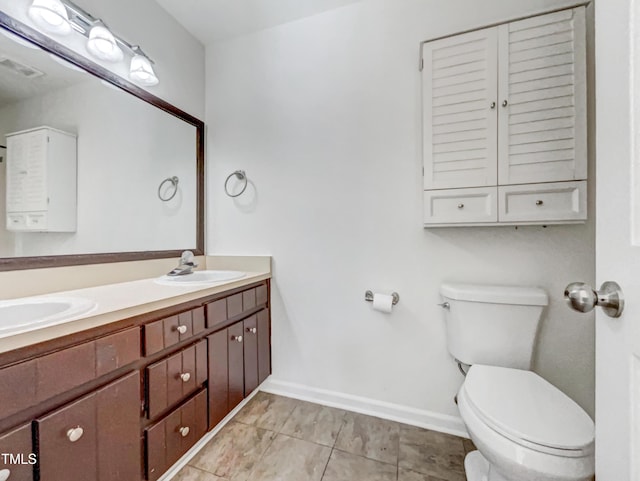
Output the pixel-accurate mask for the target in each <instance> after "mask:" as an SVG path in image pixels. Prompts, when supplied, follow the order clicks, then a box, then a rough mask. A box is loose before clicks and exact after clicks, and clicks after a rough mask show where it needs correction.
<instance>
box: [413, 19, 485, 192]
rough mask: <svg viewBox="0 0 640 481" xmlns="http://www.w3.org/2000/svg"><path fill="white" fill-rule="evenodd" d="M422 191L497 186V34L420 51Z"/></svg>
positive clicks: (480, 34)
mask: <svg viewBox="0 0 640 481" xmlns="http://www.w3.org/2000/svg"><path fill="white" fill-rule="evenodd" d="M422 59H423V69H422V79H423V85H422V86H423V90H422V95H423V99H422V100H423V129H424V131H423V149H424V153H423V155H424V188H425V189H426V190H430V189H448V188H456V187H483V186H494V185H496V181H497V144H496V138H497V110H498V109H497V105H496V103H497V98H496V97H497V91H498V80H497V75H498V31H497V29H496V28H488V29H484V30H478V31H475V32H471V33H467V34H463V35H456V36H454V37H449V38H445V39H442V40H436V41H433V42H429V43H426V44H424V46H423V57H422Z"/></svg>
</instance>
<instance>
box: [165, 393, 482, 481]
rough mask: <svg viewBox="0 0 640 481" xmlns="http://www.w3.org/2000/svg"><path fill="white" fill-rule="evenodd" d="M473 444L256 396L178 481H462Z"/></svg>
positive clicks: (373, 419) (190, 463)
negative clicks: (467, 455) (464, 463)
mask: <svg viewBox="0 0 640 481" xmlns="http://www.w3.org/2000/svg"><path fill="white" fill-rule="evenodd" d="M473 449H474V447H473V444H472V443H471V442H470V441H468V440H466V439H462V438H458V437H455V436H450V435H447V434H441V433H437V432H434V431H427V430H426V429H420V428H416V427H413V426H408V425H405V424H400V423H396V422H393V421H386V420H383V419H378V418H374V417H370V416H364V415H362V414H356V413H352V412H348V411H343V410H340V409H333V408H328V407H325V406H320V405H317V404H312V403H308V402H303V401H297V400H294V399H290V398H286V397H282V396H275V395H273V394H267V393H262V392H261V393H258V394H257V395H256V396H255V397H254V398H253V399H252V400H251V401H250V402H249V403H248V404H247V405H246V406H245V407H244V408H243V409H242V410H241V411H240V412H239V413H238V414H237V415H236V416H235V417H234V418H233V419H232V420H231V422H229V423H228V424H227V425H226V426H225V427H224V428H223V429H222V430H221V431H220V432H219V433H218V434H217V435H216V436H215V438H213V439H212V440H211V441H210V442H209V443H208V444H207V445H206V446H205V447H204V448H203V449H202V450H201V451H200V452H199V453H198V454H197V455H196V456H195V457H194V458H193V459H192V460H191V461H190V462H189V464H188V466H186V467H185V468H184V469H182V471H180V473H179V474H178V475H177V476H176V477H174V478H173V481H465V480H466V478H465V475H464V468H463V459H464V456H465V454H466V453H467V452H468V451H471V450H473Z"/></svg>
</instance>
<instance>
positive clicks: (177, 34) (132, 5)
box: [0, 0, 204, 118]
mask: <svg viewBox="0 0 640 481" xmlns="http://www.w3.org/2000/svg"><path fill="white" fill-rule="evenodd" d="M75 3H76V4H78V5H79V6H81V7H82V8H84V9H86V10H87V11H88V12H89V13H91V14H92V15H93V16H94V17H96V18H101V19H103V20H104V21H105V22H106V23H107V24H108V25H109V28H111V29H112V30H113V31H114V32H115V33H117V34H118V35H120V36H121V37H123V38H124V39H125V40H127V41H129V42H131V43H132V44H138V45H140V46H141V47H142V49H143V50H144V51H145V52H146V53H147V54H148V55H149V56H150V57H151V58H152V59H153V60H154V61H155V62H156V64H155V66H154V68H155V70H156V73H157V75H158V77H159V78H160V84H159V85H158V86H156V87H150V88H148V90H149V91H150V92H152V93H153V94H155V95H157V96H159V97H161V98H163V99H165V100H167V101H169V102H170V103H172V104H174V105H176V106H177V107H179V108H181V109H183V110H185V111H187V112H188V113H190V114H191V115H194V116H196V117H198V118H204V47H203V46H202V44H201V43H200V42H199V41H198V40H196V39H195V38H194V37H193V36H192V35H191V34H190V33H189V32H187V31H186V30H185V28H184V27H182V26H181V25H180V24H179V23H178V22H177V21H176V20H175V19H174V18H173V17H171V16H170V15H169V14H168V13H167V12H166V11H165V10H164V9H163V8H162V7H160V5H158V4H157V3H156V2H155V0H136V1H134V2H132V1H129V0H109V1H104V0H77V1H76V2H75ZM30 4H31V0H0V10H1V11H3V12H5V13H7V14H8V15H10V16H12V17H14V18H16V19H18V20H20V21H21V22H23V23H26V24H28V25H32V26H33V24H32V22H31V20H30V19H29V17H28V16H27V8H28V6H29V5H30ZM54 39H55V40H56V41H58V42H60V43H63V44H65V45H67V46H68V47H70V48H72V49H75V50H76V51H78V52H79V53H80V54H82V55H85V56H88V53H87V51H86V49H85V44H86V42H85V40H84V38H83V37H82V36H81V35H79V34H73V35H70V36H67V37H60V36H55V37H54ZM92 60H93V61H94V62H97V61H96V60H95V59H92ZM98 63H99V62H98ZM103 65H104V66H105V67H106V68H108V69H111V70H113V71H114V72H116V73H118V74H120V75H121V76H123V77H126V76H127V68H128V66H127V65H126V64H110V63H108V62H105V63H103Z"/></svg>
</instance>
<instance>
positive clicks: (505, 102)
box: [502, 99, 509, 107]
mask: <svg viewBox="0 0 640 481" xmlns="http://www.w3.org/2000/svg"><path fill="white" fill-rule="evenodd" d="M507 105H509V102H508V101H507V99H504V100H503V101H502V106H503V107H506V106H507Z"/></svg>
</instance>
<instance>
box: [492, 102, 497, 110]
mask: <svg viewBox="0 0 640 481" xmlns="http://www.w3.org/2000/svg"><path fill="white" fill-rule="evenodd" d="M495 108H496V103H495V102H491V110H493V109H495Z"/></svg>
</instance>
